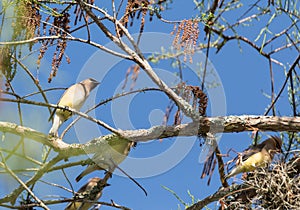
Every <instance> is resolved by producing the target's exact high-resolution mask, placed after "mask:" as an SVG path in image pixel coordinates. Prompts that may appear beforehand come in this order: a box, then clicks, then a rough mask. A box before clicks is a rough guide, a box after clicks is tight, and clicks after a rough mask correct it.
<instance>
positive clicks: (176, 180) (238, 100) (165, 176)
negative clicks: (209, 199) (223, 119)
mask: <svg viewBox="0 0 300 210" xmlns="http://www.w3.org/2000/svg"><path fill="white" fill-rule="evenodd" d="M246 4H248V3H246ZM103 7H105V5H104V6H103ZM170 8H171V9H170V10H167V11H166V12H165V13H163V17H164V18H165V19H170V20H180V19H183V18H187V19H188V18H191V17H195V16H196V15H197V10H195V9H194V8H195V6H194V4H193V1H174V3H172V4H171V5H170ZM255 11H256V10H255V9H254V10H253V12H255ZM243 12H244V10H242V9H241V10H238V11H237V12H236V13H234V12H229V13H228V14H226V17H227V18H229V19H230V20H236V19H237V18H238V17H239V16H240V15H241V14H243ZM250 14H252V12H250V13H249V14H248V15H250ZM265 21H267V19H261V22H265ZM283 21H288V20H287V19H284V20H283ZM261 22H258V21H253V22H252V23H251V24H252V25H253V26H251V27H249V28H251V29H249V28H247V27H245V28H241V29H239V31H240V32H241V33H242V34H243V35H244V36H247V37H252V38H253V37H256V36H257V35H258V33H259V31H260V29H261V28H262V23H261ZM137 25H138V22H137V21H135V22H134V27H129V31H130V32H136V29H137V27H136V26H137ZM283 25H284V24H282V25H280V24H272V25H271V30H272V32H274V33H278V32H280V30H282V27H283ZM172 29H173V25H168V24H165V23H160V22H159V21H157V19H156V18H155V17H154V20H153V21H152V22H150V23H149V22H148V21H146V26H145V30H144V31H145V32H162V33H165V34H166V36H167V34H170V32H171V31H172ZM203 36H204V32H203V31H201V32H200V40H201V41H203ZM101 38H102V37H101ZM100 42H101V44H108V45H109V42H107V43H106V42H103V40H101V41H100ZM149 42H150V41H149ZM279 42H282V43H284V42H283V40H279ZM154 43H155V44H154ZM260 43H261V40H259V41H258V42H257V44H258V45H260ZM146 44H149V45H150V46H151V45H156V44H157V40H153V43H148V42H147V43H146ZM160 44H161V45H164V44H166V43H158V45H160ZM109 46H110V45H109ZM158 50H159V48H158ZM99 53H100V52H97V49H95V48H92V47H86V46H84V45H83V44H79V43H69V46H68V49H67V54H68V56H69V57H70V58H71V64H66V62H63V64H62V65H61V67H60V69H59V71H58V74H57V76H56V77H55V78H54V79H53V82H52V83H50V84H48V83H47V78H48V76H49V73H50V70H51V54H50V53H48V55H47V57H46V59H44V60H43V61H42V64H41V68H40V69H39V70H38V72H39V73H38V76H39V80H40V84H41V86H42V87H43V88H44V89H47V88H51V87H68V86H70V85H71V84H73V83H75V82H76V81H78V80H81V79H80V78H86V77H95V78H97V79H98V78H101V85H100V86H99V88H97V89H96V90H95V91H94V92H93V94H92V98H93V99H94V100H95V101H96V102H99V101H101V100H104V99H106V98H109V97H111V96H112V95H114V94H116V93H120V92H121V91H122V90H121V89H120V86H122V84H123V82H124V78H125V74H126V71H127V69H128V67H129V66H130V65H132V63H131V62H128V61H122V60H121V61H118V60H117V61H116V62H115V61H113V60H111V59H112V58H110V57H109V56H108V57H107V59H106V57H102V54H101V53H100V54H99ZM150 53H151V52H150ZM148 54H149V53H148ZM294 55H295V54H294V53H293V52H289V53H282V54H280V55H279V56H280V60H282V61H284V62H289V63H292V62H293V60H292V59H291V58H293V57H294ZM35 56H36V54H35V55H33V56H30V57H29V58H28V59H26V60H25V63H26V64H27V65H28V66H29V67H30V69H31V71H32V73H33V74H34V75H37V70H36V69H35V68H34V66H35V61H36V60H35V59H36V57H35ZM197 56H198V55H196V56H195V58H194V62H195V63H197V58H199V57H200V56H199V57H197ZM209 56H210V57H209V58H210V61H211V62H212V64H213V66H214V71H215V73H217V74H218V76H219V78H220V81H219V82H220V84H219V86H218V87H219V88H220V86H222V87H223V89H224V94H225V99H226V104H222V105H221V106H223V105H224V106H226V110H227V111H226V113H225V114H226V115H262V114H263V113H264V112H265V109H266V108H267V107H268V105H269V104H270V99H269V98H267V97H266V96H265V95H264V94H263V93H266V94H270V76H269V69H268V61H267V60H266V59H265V58H263V57H262V56H260V55H259V54H258V52H257V51H255V50H254V49H252V48H250V47H249V46H248V45H246V44H244V43H241V49H240V48H239V47H238V46H237V42H236V41H230V42H229V43H227V44H226V45H225V47H223V49H222V50H221V51H220V52H219V53H217V54H216V53H215V50H211V52H210V55H209ZM278 58H279V57H278ZM97 59H99V60H97ZM105 61H107V62H106V63H105ZM110 63H113V64H114V65H113V66H112V67H110V68H108V67H107V66H109V65H108V64H110ZM187 65H189V64H187ZM153 66H154V67H155V68H157V69H156V72H158V74H161V75H162V76H161V77H162V79H163V80H170V81H169V82H170V83H172V82H173V81H174V80H173V78H172V77H174V72H176V71H177V69H172V67H171V63H170V62H169V61H162V62H160V63H159V64H153ZM273 66H274V76H275V92H276V93H278V91H279V89H280V88H281V85H282V83H283V81H284V79H285V76H284V75H285V74H284V69H283V68H282V67H279V66H278V65H276V64H274V65H273ZM90 67H91V68H90ZM168 72H169V74H168ZM78 75H80V76H79V77H78ZM170 78H171V79H170ZM174 78H175V77H174ZM184 78H185V79H186V80H187V83H188V84H189V85H199V80H198V79H197V78H196V76H195V74H194V72H193V69H188V68H187V69H186V70H185V71H184ZM27 79H28V76H27V75H26V74H25V73H24V72H23V71H22V70H21V69H19V71H18V73H17V75H16V78H15V80H14V82H13V85H14V87H15V91H16V92H17V93H18V94H19V95H26V94H28V93H31V92H34V91H36V88H35V86H33V85H32V84H31V83H30V84H29V83H27V82H24V81H26V80H27ZM144 86H146V87H151V86H153V87H155V85H154V84H151V81H149V80H148V79H147V76H146V75H145V74H144V73H143V72H141V75H140V76H139V78H138V81H137V85H136V88H137V87H144ZM128 87H130V81H129V84H128V85H127V90H128ZM61 94H62V91H52V92H49V93H47V96H48V99H49V100H50V102H51V103H56V102H57V100H58V99H59V97H60V95H61ZM209 97H213V96H209ZM30 99H32V100H37V101H40V100H41V97H39V96H37V97H31V98H30ZM210 99H211V98H210ZM128 101H129V102H128ZM168 102H169V101H168V98H167V97H166V95H164V94H162V93H157V92H155V93H154V92H149V93H140V94H137V95H134V97H126V98H124V99H120V100H117V101H115V102H113V103H110V104H107V105H104V106H102V107H100V108H99V109H97V110H96V112H95V116H96V117H97V118H99V119H101V120H103V121H104V122H106V123H108V124H110V125H113V126H116V127H117V128H121V129H139V128H149V127H150V126H153V125H159V124H160V123H162V117H163V112H164V111H165V108H166V106H167V105H168ZM127 105H128V107H127ZM278 105H279V107H280V114H281V115H287V116H290V115H291V109H290V107H289V105H288V103H287V95H286V94H285V95H283V96H282V97H281V98H280V100H279V102H278ZM90 106H91V104H86V106H85V107H90ZM213 106H216V104H211V101H209V111H211V110H212V107H213ZM22 110H23V113H24V125H25V126H28V127H31V128H33V129H36V130H38V131H41V132H45V133H46V132H48V129H49V128H50V126H51V125H50V123H49V122H47V120H46V119H48V116H49V114H48V112H47V110H46V109H45V108H39V107H33V106H30V105H22ZM83 110H84V109H83ZM0 114H1V121H12V122H16V123H19V119H18V115H17V113H16V105H14V104H8V103H7V104H4V105H2V107H1V110H0ZM208 115H210V113H208ZM127 120H129V121H130V123H131V125H130V124H128V123H127ZM82 121H84V120H82ZM171 121H172V120H171ZM188 121H189V120H188V119H185V122H188ZM69 123H70V120H69V121H67V122H66V123H65V125H64V126H63V127H64V128H65V126H66V125H67V124H69ZM80 125H81V124H79V125H78V127H80ZM82 126H83V127H81V128H78V130H79V131H82V130H85V132H83V135H82V136H83V137H82V138H81V137H80V139H79V141H80V142H83V141H86V140H89V139H91V138H93V137H96V136H97V132H100V133H101V134H102V135H104V134H108V133H109V132H107V131H106V130H104V129H102V128H100V130H97V131H95V133H94V132H92V131H91V132H90V131H89V128H90V126H92V125H91V124H90V123H89V122H86V121H84V122H83V123H82ZM76 129H77V128H76ZM62 130H63V129H61V130H60V132H61V131H62ZM250 135H251V133H246V132H245V133H231V134H223V136H222V138H221V140H220V143H219V146H220V148H221V151H222V152H223V153H226V152H227V151H228V150H229V149H230V148H234V149H235V150H236V151H241V150H242V149H244V148H246V147H248V146H249V145H250V144H251V138H250ZM9 137H10V138H11V139H12V140H11V141H17V140H18V137H14V136H13V135H9V134H7V135H6V138H7V139H8V138H9ZM265 138H266V135H265V134H264V135H263V139H265ZM64 141H66V142H68V143H77V142H78V140H77V136H76V134H75V132H74V129H71V132H70V133H68V134H67V135H66V136H65V139H64ZM26 142H28V141H26ZM175 142H176V143H178V142H179V145H181V144H182V142H188V143H187V144H191V145H192V147H191V150H190V151H189V152H188V153H186V154H185V155H184V156H182V157H177V156H178V154H180V153H175V152H174V154H173V155H174V159H177V158H178V159H182V160H181V161H179V163H177V164H176V165H175V166H173V167H171V168H170V169H168V170H166V171H164V172H161V173H159V175H155V176H150V175H149V176H147V178H137V181H138V182H139V183H140V184H141V185H142V186H143V187H144V188H145V189H146V190H147V191H148V196H147V197H146V196H145V195H144V194H143V192H142V191H141V190H140V189H139V188H138V187H137V186H136V185H135V184H134V183H133V182H131V181H130V180H129V179H128V178H126V177H123V176H119V175H114V176H113V178H112V179H111V180H110V181H109V183H110V184H111V186H109V187H107V188H105V190H104V193H103V196H102V198H101V199H100V201H105V202H109V201H110V200H111V199H112V200H113V201H114V202H116V203H117V204H120V205H124V206H127V207H129V208H131V209H135V210H150V209H178V205H179V201H178V200H177V199H176V198H175V197H174V196H173V195H172V194H171V193H170V192H168V191H166V190H165V189H163V187H162V186H166V187H168V188H170V189H171V190H173V191H175V192H176V194H177V195H178V196H179V197H180V198H181V199H183V200H184V201H185V202H186V203H190V202H191V198H190V197H189V195H188V191H190V193H191V194H192V195H193V196H195V198H196V199H202V198H205V197H206V196H208V195H209V194H211V193H213V192H215V191H217V189H218V188H219V187H220V186H221V184H220V182H219V180H218V174H217V172H215V173H214V175H213V178H212V181H211V184H210V186H207V184H206V183H207V178H205V179H200V176H201V172H202V166H203V165H202V164H201V163H199V154H200V152H201V148H200V147H199V142H198V141H197V140H196V138H193V137H182V138H178V139H176V141H175V140H174V139H164V140H163V141H158V140H154V141H150V142H146V143H140V144H138V145H137V147H136V148H134V149H132V151H131V152H130V154H129V157H130V158H137V159H139V158H149V157H153V156H159V155H162V154H163V152H165V151H168V150H169V149H170V148H171V149H172V146H174V145H175ZM3 144H4V145H5V147H10V146H11V142H9V143H8V142H7V141H4V143H3ZM183 144H184V143H183ZM41 149H42V147H41V145H39V144H35V143H28V145H26V151H27V152H29V153H30V155H32V156H33V157H38V156H39V155H40V154H41ZM54 154H55V153H54ZM231 156H234V154H231ZM78 158H80V159H81V158H86V157H84V156H80V157H77V158H71V159H70V160H69V161H72V160H76V159H78ZM174 159H173V158H171V160H174ZM158 160H159V159H158ZM16 162H17V161H12V163H11V164H16ZM145 162H146V161H145ZM61 163H63V162H61ZM18 164H20V165H21V164H22V162H21V163H18ZM151 164H152V165H147V164H145V165H139V166H138V167H139V168H135V167H134V166H132V165H131V167H130V168H129V169H128V171H127V172H128V173H129V174H132V175H134V174H135V173H138V172H137V171H143V170H145V171H147V170H150V171H151V170H157V167H158V166H159V165H160V164H162V162H160V161H157V162H151ZM124 165H125V164H124ZM23 167H24V166H22V168H23ZM121 167H122V165H121ZM124 167H125V168H126V167H127V166H126V165H125V166H124ZM141 167H144V168H141ZM84 168H85V166H84V167H81V166H78V167H74V168H68V169H66V170H65V172H66V174H67V175H68V178H69V179H70V180H71V182H72V184H73V186H74V189H79V188H80V186H82V185H83V184H85V182H86V181H87V180H88V178H90V177H94V176H99V177H101V176H103V173H102V172H94V173H93V174H90V175H89V176H87V177H85V178H84V179H83V180H82V181H80V182H79V183H76V182H75V180H74V179H75V177H76V176H77V175H78V174H79V173H80V172H81V171H82V170H83V169H84ZM135 170H136V171H135ZM152 172H153V171H152ZM153 173H154V172H153ZM23 179H24V180H26V179H27V178H26V177H25V176H24V177H23ZM42 179H43V180H47V181H49V182H54V183H57V184H60V185H63V186H66V187H69V185H68V183H67V181H66V179H65V178H64V177H63V174H62V172H60V171H59V172H53V173H49V174H45V176H44V177H43V178H42ZM0 186H1V188H2V189H4V191H2V192H0V196H1V197H2V196H3V195H4V194H5V193H6V192H7V190H8V189H10V190H12V189H14V188H15V187H16V182H15V181H13V180H12V179H11V178H10V177H8V176H7V175H2V174H0ZM49 189H51V191H50V190H49ZM34 192H35V193H36V194H37V195H40V196H41V198H42V199H45V197H43V195H49V194H51V195H60V196H62V197H71V196H72V195H71V193H67V192H65V191H64V190H61V189H58V188H55V187H51V186H48V185H45V184H43V183H39V184H38V185H37V186H36V187H35V188H34ZM64 206H65V205H64V204H62V205H56V206H51V209H61V208H63V207H64ZM210 207H212V208H214V206H213V205H211V206H210ZM180 208H181V209H184V207H183V206H182V205H180ZM101 209H111V208H109V207H105V206H104V207H102V208H101Z"/></svg>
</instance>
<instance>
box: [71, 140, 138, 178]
mask: <svg viewBox="0 0 300 210" xmlns="http://www.w3.org/2000/svg"><path fill="white" fill-rule="evenodd" d="M135 144H136V143H135V142H132V141H129V140H127V139H124V138H121V137H118V136H114V135H111V136H107V139H103V140H102V144H101V145H99V147H98V148H97V152H96V153H95V155H94V156H93V157H92V161H93V162H92V163H91V164H90V165H88V167H87V168H86V169H85V170H84V171H83V172H81V173H80V174H79V175H78V176H77V177H76V181H77V182H79V181H80V180H81V179H82V177H84V176H85V175H87V174H90V173H92V172H93V171H96V170H105V171H109V172H112V171H113V170H114V169H115V168H116V166H117V165H119V164H120V163H121V162H122V161H123V160H124V159H125V158H126V157H127V155H128V153H129V151H130V149H131V147H134V146H135Z"/></svg>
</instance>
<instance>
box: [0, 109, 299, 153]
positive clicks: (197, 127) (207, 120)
mask: <svg viewBox="0 0 300 210" xmlns="http://www.w3.org/2000/svg"><path fill="white" fill-rule="evenodd" d="M253 130H260V131H274V132H282V131H289V132H300V117H273V116H256V115H242V116H225V117H203V118H201V119H200V121H199V123H195V122H193V123H188V124H181V125H177V126H162V125H161V126H154V127H151V128H149V129H138V130H125V131H121V130H119V132H120V133H122V137H124V138H127V139H129V140H131V141H136V142H139V141H150V140H155V139H162V138H169V137H175V136H196V135H198V133H199V132H200V133H207V132H211V133H235V132H244V131H253ZM0 131H1V132H8V133H13V134H15V135H19V136H24V137H26V138H29V139H33V140H35V141H37V142H40V143H42V144H46V145H48V146H50V147H52V148H53V149H55V150H63V151H65V150H68V154H69V155H81V154H84V153H86V152H89V151H91V152H92V151H93V150H94V149H93V148H94V147H96V146H99V142H101V141H103V140H104V139H107V138H109V136H111V135H108V136H103V137H99V138H95V139H94V140H92V141H90V142H88V143H86V144H82V145H80V144H67V143H64V142H62V141H54V140H55V138H53V137H49V136H48V135H45V134H43V133H40V132H38V131H36V130H34V129H31V128H28V127H24V126H19V125H17V124H14V123H9V122H0Z"/></svg>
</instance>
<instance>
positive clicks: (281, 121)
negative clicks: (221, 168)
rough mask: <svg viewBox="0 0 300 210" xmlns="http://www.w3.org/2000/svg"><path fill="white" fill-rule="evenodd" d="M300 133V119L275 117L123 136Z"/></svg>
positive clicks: (211, 120)
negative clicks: (258, 131) (254, 132)
mask: <svg viewBox="0 0 300 210" xmlns="http://www.w3.org/2000/svg"><path fill="white" fill-rule="evenodd" d="M253 130H260V131H274V132H281V131H289V132H300V117H273V116H256V115H243V116H225V117H203V118H201V119H200V121H199V123H195V122H194V123H188V124H181V125H177V126H154V127H152V128H150V129H140V130H130V131H123V132H122V135H123V136H124V137H126V138H128V139H130V140H132V141H137V142H138V141H149V140H153V139H162V138H168V137H175V136H196V135H198V133H207V132H211V133H236V132H244V131H253Z"/></svg>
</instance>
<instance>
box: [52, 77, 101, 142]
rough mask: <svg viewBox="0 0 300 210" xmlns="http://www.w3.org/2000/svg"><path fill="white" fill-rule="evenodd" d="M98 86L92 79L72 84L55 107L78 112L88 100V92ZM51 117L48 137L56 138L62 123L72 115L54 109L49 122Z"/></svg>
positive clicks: (62, 110) (68, 112) (66, 111)
mask: <svg viewBox="0 0 300 210" xmlns="http://www.w3.org/2000/svg"><path fill="white" fill-rule="evenodd" d="M99 84H100V83H99V82H98V81H96V80H94V79H92V78H89V79H85V80H83V81H81V82H79V83H77V84H74V85H72V86H71V87H69V88H68V89H67V90H66V91H65V92H64V94H63V95H62V97H61V98H60V100H59V102H58V104H57V105H59V106H63V107H69V108H72V109H75V110H77V111H79V110H80V108H81V107H82V105H83V104H84V102H85V101H86V99H87V98H88V96H89V95H90V92H91V91H92V90H93V89H94V88H95V87H97V86H98V85H99ZM53 115H54V119H53V124H52V127H51V129H50V131H49V135H50V136H56V137H57V136H58V129H59V127H60V126H61V124H62V123H63V122H64V121H66V120H67V119H69V118H70V117H71V116H72V113H71V112H70V111H68V110H64V109H55V110H54V111H53V112H52V113H51V116H50V117H49V121H50V120H51V119H52V117H53Z"/></svg>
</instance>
